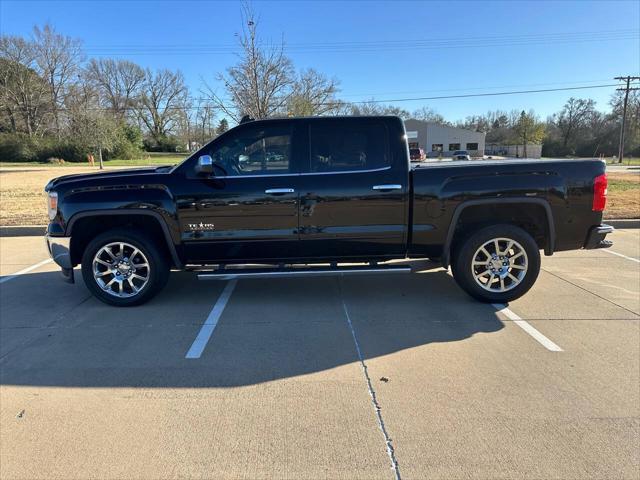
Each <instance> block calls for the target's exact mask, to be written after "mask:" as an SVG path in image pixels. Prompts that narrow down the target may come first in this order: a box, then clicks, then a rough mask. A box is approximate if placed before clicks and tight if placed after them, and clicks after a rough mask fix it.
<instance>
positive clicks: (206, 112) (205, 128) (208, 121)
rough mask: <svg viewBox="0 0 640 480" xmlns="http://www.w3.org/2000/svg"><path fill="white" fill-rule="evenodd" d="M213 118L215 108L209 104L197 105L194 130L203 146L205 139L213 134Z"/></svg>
mask: <svg viewBox="0 0 640 480" xmlns="http://www.w3.org/2000/svg"><path fill="white" fill-rule="evenodd" d="M214 118H215V107H214V106H213V104H212V103H211V102H205V103H203V104H201V105H198V109H197V112H196V128H197V132H198V135H199V140H200V143H201V144H203V145H204V143H205V142H206V141H207V139H209V138H211V137H213V136H214V134H215V129H214V127H213V125H212V122H213V120H214Z"/></svg>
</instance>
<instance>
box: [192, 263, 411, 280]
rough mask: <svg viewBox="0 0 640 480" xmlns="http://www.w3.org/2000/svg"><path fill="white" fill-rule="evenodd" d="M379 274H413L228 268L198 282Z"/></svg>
mask: <svg viewBox="0 0 640 480" xmlns="http://www.w3.org/2000/svg"><path fill="white" fill-rule="evenodd" d="M377 273H411V267H410V266H409V265H388V266H375V267H371V266H352V267H348V266H347V267H333V268H332V267H311V268H309V267H307V268H290V269H281V268H279V269H268V268H251V269H250V268H246V269H245V268H228V269H223V270H213V271H211V272H203V273H198V280H233V279H241V278H273V277H286V278H294V277H331V276H341V275H372V274H377Z"/></svg>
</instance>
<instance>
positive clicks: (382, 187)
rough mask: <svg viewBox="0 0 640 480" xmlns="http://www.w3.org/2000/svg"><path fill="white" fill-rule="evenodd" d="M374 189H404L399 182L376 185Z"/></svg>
mask: <svg viewBox="0 0 640 480" xmlns="http://www.w3.org/2000/svg"><path fill="white" fill-rule="evenodd" d="M373 189H374V190H402V185H398V184H397V183H390V184H388V185H374V186H373Z"/></svg>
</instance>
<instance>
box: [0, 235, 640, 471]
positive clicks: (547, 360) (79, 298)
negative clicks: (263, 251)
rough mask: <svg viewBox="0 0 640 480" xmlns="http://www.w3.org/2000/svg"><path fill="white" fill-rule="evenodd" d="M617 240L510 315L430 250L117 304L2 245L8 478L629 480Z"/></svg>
mask: <svg viewBox="0 0 640 480" xmlns="http://www.w3.org/2000/svg"><path fill="white" fill-rule="evenodd" d="M611 238H612V240H613V241H614V247H613V248H611V249H610V251H602V250H598V251H578V252H567V253H559V254H556V255H554V256H553V257H545V258H544V259H543V271H542V272H541V275H540V278H539V279H538V282H537V284H536V285H535V286H534V288H533V289H532V290H531V291H530V292H529V294H527V295H526V296H525V297H524V298H522V299H520V300H518V301H516V302H513V303H512V304H510V305H509V306H508V309H501V307H500V306H491V305H484V304H480V303H477V302H475V301H473V300H471V299H470V298H469V297H467V296H466V295H465V294H464V293H463V292H462V291H461V290H460V289H458V288H457V286H456V285H455V283H454V281H453V279H452V277H451V276H450V275H449V274H448V273H447V272H445V271H444V270H443V269H441V268H439V267H438V266H437V265H435V264H432V263H429V262H416V263H415V264H414V266H415V269H416V270H418V271H419V273H416V274H414V275H392V276H370V277H352V278H343V279H338V278H307V279H278V280H269V281H266V280H241V281H238V282H237V283H235V284H231V283H228V282H198V281H197V280H196V278H195V276H194V275H193V274H191V273H174V274H172V277H171V280H170V282H169V284H168V286H167V288H166V290H164V291H163V293H162V294H161V295H159V296H158V297H157V298H156V299H154V300H153V301H152V302H151V303H149V304H147V305H144V306H142V307H137V308H131V309H117V308H113V307H108V306H106V305H103V304H101V303H100V302H98V301H97V300H95V299H93V297H91V296H90V294H89V293H88V291H87V290H86V288H85V287H84V285H83V283H82V281H81V279H80V278H79V275H77V279H78V280H79V281H78V282H77V283H76V284H75V285H73V286H71V285H67V284H65V283H63V282H62V281H61V279H60V277H59V273H58V271H57V270H56V268H55V267H54V265H53V264H52V263H44V264H40V265H39V266H37V267H35V268H33V269H30V267H32V266H33V265H38V264H39V262H42V261H43V260H46V259H47V255H46V251H45V247H44V244H43V240H42V238H39V237H4V238H0V259H1V262H0V275H2V276H3V277H2V278H1V279H0V282H2V283H0V381H1V386H0V427H1V428H0V477H2V478H3V479H10V478H30V479H31V478H64V479H70V478H145V479H148V478H207V479H213V478H251V479H254V478H292V479H298V478H349V479H352V478H389V479H392V478H394V477H395V478H398V477H401V478H447V479H451V478H465V479H467V478H481V479H486V478H545V479H546V478H558V479H567V478H580V479H582V478H612V479H620V478H630V479H637V478H639V477H640V261H639V259H640V230H633V229H629V230H618V231H616V232H615V233H614V234H613V235H612V237H611ZM25 270H27V271H25ZM499 310H500V311H499ZM209 334H210V337H209Z"/></svg>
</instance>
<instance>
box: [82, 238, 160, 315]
mask: <svg viewBox="0 0 640 480" xmlns="http://www.w3.org/2000/svg"><path fill="white" fill-rule="evenodd" d="M82 277H83V278H84V282H85V284H86V285H87V288H88V289H89V290H90V291H91V293H93V295H95V296H96V297H97V298H98V299H99V300H101V301H103V302H104V303H107V304H109V305H115V306H118V307H128V306H133V305H140V304H142V303H144V302H146V301H148V300H150V299H151V298H152V297H153V296H154V295H156V294H157V293H158V292H159V291H160V290H161V289H162V287H164V286H165V284H166V283H167V280H168V278H169V262H168V261H167V258H166V256H165V255H164V252H163V251H162V250H161V249H160V248H159V247H158V245H157V244H156V243H155V242H154V241H153V240H152V239H151V238H149V237H148V236H147V235H145V234H144V233H142V232H136V231H128V230H120V229H115V230H110V231H108V232H105V233H102V234H100V235H98V236H97V237H96V238H94V239H93V240H92V241H91V242H90V243H89V244H88V245H87V248H86V249H85V251H84V254H83V256H82Z"/></svg>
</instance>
